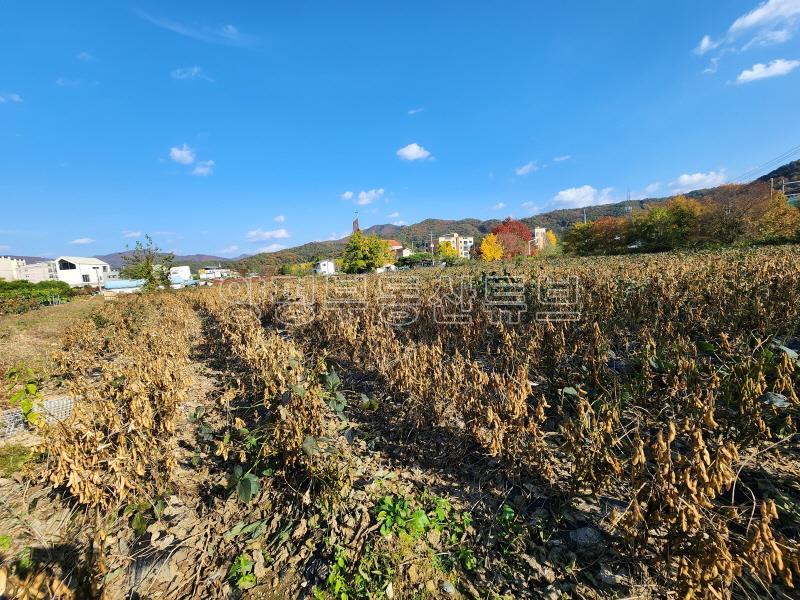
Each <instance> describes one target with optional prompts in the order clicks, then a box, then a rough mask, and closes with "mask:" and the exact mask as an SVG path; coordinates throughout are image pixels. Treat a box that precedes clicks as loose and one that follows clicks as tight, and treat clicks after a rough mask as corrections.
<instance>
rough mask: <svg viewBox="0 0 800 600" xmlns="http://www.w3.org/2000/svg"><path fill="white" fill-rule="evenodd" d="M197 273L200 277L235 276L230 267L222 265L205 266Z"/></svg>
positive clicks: (218, 277) (222, 277)
mask: <svg viewBox="0 0 800 600" xmlns="http://www.w3.org/2000/svg"><path fill="white" fill-rule="evenodd" d="M197 274H198V276H199V277H200V279H224V278H225V277H232V276H233V273H232V272H231V270H230V269H223V268H222V267H203V268H202V269H200V270H199V271H198V272H197Z"/></svg>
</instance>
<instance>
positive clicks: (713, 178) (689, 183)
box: [669, 169, 727, 193]
mask: <svg viewBox="0 0 800 600" xmlns="http://www.w3.org/2000/svg"><path fill="white" fill-rule="evenodd" d="M726 179H727V175H726V173H725V169H720V170H719V171H709V172H708V173H684V174H683V175H681V176H680V177H678V178H677V179H676V180H675V181H671V182H670V183H669V187H670V188H672V191H673V192H676V193H679V192H691V191H692V190H701V189H704V188H710V187H716V186H718V185H722V184H723V183H725V180H726Z"/></svg>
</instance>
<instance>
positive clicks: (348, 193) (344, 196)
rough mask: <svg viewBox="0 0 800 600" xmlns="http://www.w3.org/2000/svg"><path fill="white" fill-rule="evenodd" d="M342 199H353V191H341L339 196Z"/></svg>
mask: <svg viewBox="0 0 800 600" xmlns="http://www.w3.org/2000/svg"><path fill="white" fill-rule="evenodd" d="M339 197H340V198H341V199H342V200H352V199H353V192H351V191H349V190H348V191H346V192H343V193H342V195H341V196H339Z"/></svg>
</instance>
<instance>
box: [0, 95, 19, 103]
mask: <svg viewBox="0 0 800 600" xmlns="http://www.w3.org/2000/svg"><path fill="white" fill-rule="evenodd" d="M5 102H22V96H20V95H19V94H12V93H10V92H0V104H3V103H5Z"/></svg>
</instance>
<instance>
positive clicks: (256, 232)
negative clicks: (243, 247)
mask: <svg viewBox="0 0 800 600" xmlns="http://www.w3.org/2000/svg"><path fill="white" fill-rule="evenodd" d="M245 237H246V238H247V241H249V242H263V241H265V240H281V239H286V238H288V237H290V235H289V232H288V231H286V230H285V229H283V228H281V229H273V230H270V231H265V230H263V229H252V230H250V231H248V232H247V235H246V236H245Z"/></svg>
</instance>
